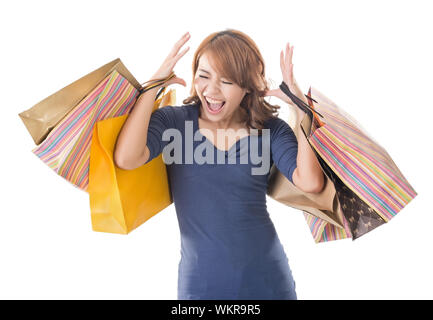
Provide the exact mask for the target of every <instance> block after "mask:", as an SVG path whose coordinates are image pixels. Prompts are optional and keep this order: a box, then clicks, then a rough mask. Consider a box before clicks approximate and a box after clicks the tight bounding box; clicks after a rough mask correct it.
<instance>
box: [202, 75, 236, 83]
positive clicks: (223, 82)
mask: <svg viewBox="0 0 433 320" xmlns="http://www.w3.org/2000/svg"><path fill="white" fill-rule="evenodd" d="M199 77H200V78H205V79H209V78H208V77H205V76H199ZM222 83H225V84H233V83H231V82H225V81H222Z"/></svg>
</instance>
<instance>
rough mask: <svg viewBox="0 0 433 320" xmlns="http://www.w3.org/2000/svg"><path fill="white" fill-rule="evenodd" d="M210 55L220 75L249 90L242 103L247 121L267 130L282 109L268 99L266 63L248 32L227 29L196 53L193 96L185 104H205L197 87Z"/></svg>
mask: <svg viewBox="0 0 433 320" xmlns="http://www.w3.org/2000/svg"><path fill="white" fill-rule="evenodd" d="M204 53H206V54H207V55H209V56H210V57H211V58H212V61H213V62H214V65H215V68H216V70H218V71H219V73H220V75H221V76H222V77H224V78H226V79H229V80H230V81H233V82H234V83H236V84H237V85H238V86H239V87H241V88H243V89H247V90H249V92H247V93H246V94H245V96H244V98H243V99H242V101H241V103H240V108H241V111H242V113H243V121H244V123H245V124H246V125H247V127H248V128H255V129H258V131H259V134H261V130H260V129H263V128H264V121H266V120H267V119H269V118H272V117H276V116H278V109H280V106H278V105H271V104H269V103H268V102H266V101H265V100H264V97H265V92H266V91H267V90H269V88H268V84H267V81H266V79H265V63H264V60H263V57H262V55H261V53H260V51H259V49H258V47H257V45H256V44H255V42H254V41H253V40H252V39H251V38H250V37H249V36H248V35H246V34H245V33H243V32H241V31H238V30H234V29H226V30H224V31H220V32H215V33H212V34H210V35H209V36H207V37H206V38H205V39H204V40H203V41H202V43H201V44H200V45H199V47H198V48H197V50H196V52H195V53H194V59H193V63H192V79H193V81H192V83H193V85H192V86H191V91H190V96H189V97H188V98H186V99H185V100H183V103H184V104H190V103H197V104H201V101H200V98H199V97H198V95H197V92H196V90H195V87H194V79H195V74H196V72H197V68H198V63H199V59H200V57H201V56H202V55H203V54H204Z"/></svg>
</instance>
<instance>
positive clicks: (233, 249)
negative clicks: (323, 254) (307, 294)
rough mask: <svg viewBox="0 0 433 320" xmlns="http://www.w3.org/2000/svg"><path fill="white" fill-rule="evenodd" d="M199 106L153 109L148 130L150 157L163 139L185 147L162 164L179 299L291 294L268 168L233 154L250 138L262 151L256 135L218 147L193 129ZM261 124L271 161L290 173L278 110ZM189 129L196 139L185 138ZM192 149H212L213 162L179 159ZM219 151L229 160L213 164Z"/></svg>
mask: <svg viewBox="0 0 433 320" xmlns="http://www.w3.org/2000/svg"><path fill="white" fill-rule="evenodd" d="M199 108H200V105H199V104H190V105H183V106H165V107H162V108H160V109H158V110H156V111H155V112H154V113H153V114H152V116H151V119H150V122H149V129H148V135H147V146H148V148H149V150H150V158H149V160H148V161H151V160H152V159H154V158H155V157H156V156H158V155H159V154H160V153H161V152H162V151H163V148H164V147H165V146H167V145H168V144H170V145H171V146H173V145H176V146H177V147H181V148H182V150H183V152H182V161H181V163H177V162H178V161H176V162H174V163H172V164H167V172H168V177H169V185H170V191H171V194H172V199H173V201H174V205H175V209H176V215H177V219H178V222H179V228H180V234H181V259H180V262H179V269H178V270H179V272H178V299H180V300H188V299H274V300H276V299H296V292H295V282H294V280H293V278H292V272H291V269H290V267H289V264H288V259H287V256H286V254H285V252H284V249H283V246H282V244H281V242H280V240H279V238H278V235H277V233H276V230H275V227H274V224H273V222H272V221H271V219H270V216H269V213H268V211H267V207H266V189H267V180H268V176H269V170H267V171H266V173H265V174H261V175H257V174H254V175H253V174H252V168H254V167H255V168H258V167H261V166H262V167H264V166H263V164H257V161H256V160H254V161H251V157H250V156H248V163H245V161H243V162H242V161H240V159H239V158H240V156H241V154H242V153H243V152H244V151H245V150H248V148H246V147H248V143H250V144H251V143H252V141H253V139H257V140H255V141H256V142H257V144H256V145H258V146H259V154H260V152H262V151H263V149H262V147H261V146H262V144H261V139H263V138H262V136H260V135H259V136H257V135H255V136H253V135H250V136H246V137H244V138H241V139H240V140H238V141H237V142H236V143H235V144H234V145H232V146H231V148H230V149H229V150H228V151H224V150H221V149H218V148H217V147H215V145H214V144H213V143H212V142H211V141H210V140H209V139H208V138H206V137H205V136H204V135H202V134H201V133H200V131H198V129H199V125H198V117H199ZM265 127H266V128H269V129H270V152H268V153H267V154H268V155H269V156H270V157H271V159H268V161H269V163H270V166H272V164H273V163H275V165H276V167H277V168H278V170H279V171H281V172H282V174H284V175H285V176H286V177H287V178H288V179H289V180H291V181H292V175H293V171H294V170H295V168H296V156H297V150H298V144H297V140H296V137H295V135H294V133H293V131H292V129H291V128H290V126H289V125H288V124H287V123H286V122H285V121H284V120H282V119H280V118H278V117H274V118H271V119H269V120H268V121H267V122H266V123H265ZM170 128H173V129H177V130H179V132H180V133H181V135H182V139H181V141H180V140H179V139H177V140H176V139H175V137H174V135H173V136H172V137H171V138H170V139H167V138H163V132H164V130H166V129H170ZM191 130H192V133H196V132H197V133H196V134H197V136H196V138H197V137H199V138H200V139H199V141H196V139H185V137H188V134H187V133H191ZM190 137H191V136H190ZM165 140H169V141H165ZM206 144H207V145H206ZM197 148H200V150H197ZM168 149H169V148H167V149H166V150H168ZM191 150H192V151H200V152H202V154H204V155H205V154H206V153H207V152H209V154H211V152H210V151H213V153H214V154H213V157H214V160H215V161H214V163H213V164H212V163H196V161H195V159H194V161H192V163H190V162H191V161H189V163H185V162H186V159H187V158H186V155H187V152H191ZM209 150H210V151H209ZM165 152H166V151H164V159H165ZM190 154H191V153H190ZM170 155H171V156H173V155H174V152H173V151H172V152H171V153H170ZM217 157H219V158H217ZM229 158H230V159H231V160H229ZM218 159H226V160H227V161H225V164H221V163H220V162H218V164H217V160H218ZM236 160H237V161H236ZM233 161H235V163H236V164H233V163H234V162H233ZM208 162H209V161H208Z"/></svg>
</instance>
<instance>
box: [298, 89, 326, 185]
mask: <svg viewBox="0 0 433 320" xmlns="http://www.w3.org/2000/svg"><path fill="white" fill-rule="evenodd" d="M294 94H295V95H296V96H297V97H298V98H300V99H302V100H303V101H304V102H305V103H306V104H308V101H306V98H305V97H304V95H303V93H302V91H301V90H299V88H298V89H297V90H296V91H295V92H294ZM296 109H297V110H296V112H297V119H298V120H297V121H298V123H299V122H300V121H301V120H302V119H303V117H304V115H305V113H304V111H302V110H300V109H299V108H296ZM297 127H298V132H297V138H298V156H297V158H296V163H297V167H296V169H295V171H294V172H293V183H294V184H295V186H297V187H298V188H299V189H301V190H303V191H304V192H320V191H321V190H322V189H323V187H324V183H325V177H324V175H323V171H322V168H321V167H320V163H319V161H318V160H317V158H316V155H315V154H314V151H313V149H312V148H311V146H310V144H309V143H308V141H307V138H306V137H305V135H304V133H303V131H302V128H301V126H300V125H298V126H297Z"/></svg>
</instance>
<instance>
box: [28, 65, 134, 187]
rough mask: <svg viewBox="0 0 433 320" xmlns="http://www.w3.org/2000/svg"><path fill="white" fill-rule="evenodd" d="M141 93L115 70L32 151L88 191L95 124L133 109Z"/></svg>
mask: <svg viewBox="0 0 433 320" xmlns="http://www.w3.org/2000/svg"><path fill="white" fill-rule="evenodd" d="M138 94H139V91H138V89H137V88H136V86H134V85H133V84H131V83H130V82H129V81H128V80H126V79H125V78H124V77H123V76H122V75H121V74H120V73H119V72H118V71H117V70H113V71H112V72H111V73H110V74H109V75H108V76H106V77H105V78H104V79H103V80H102V81H101V82H100V83H99V84H98V85H97V86H96V87H95V88H94V89H93V90H92V91H91V92H90V93H89V94H88V95H87V96H85V97H84V99H83V100H81V102H80V103H78V104H77V105H76V107H74V108H73V109H72V110H71V111H70V112H69V113H68V114H67V115H66V116H65V117H64V118H63V119H62V120H61V121H60V122H59V123H58V124H57V125H56V126H55V127H54V128H53V129H52V130H51V131H50V133H49V134H48V136H47V137H46V138H45V140H44V141H43V142H42V143H41V144H40V145H38V146H37V147H36V148H34V149H33V150H32V152H33V153H34V154H35V155H36V156H38V157H39V158H40V159H41V160H42V161H43V162H44V163H46V164H47V165H48V166H49V167H50V168H51V169H53V170H54V171H55V172H57V173H58V174H59V175H60V176H62V177H63V178H65V179H66V180H68V181H69V182H71V183H72V184H73V185H75V186H76V187H78V188H80V189H82V190H84V191H87V186H88V183H89V179H88V174H89V160H90V143H91V138H92V132H93V127H94V126H95V124H96V122H97V121H100V120H104V119H109V118H114V117H119V116H122V115H124V114H127V113H129V112H130V110H131V108H132V107H133V105H134V103H135V100H136V98H137V96H138Z"/></svg>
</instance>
